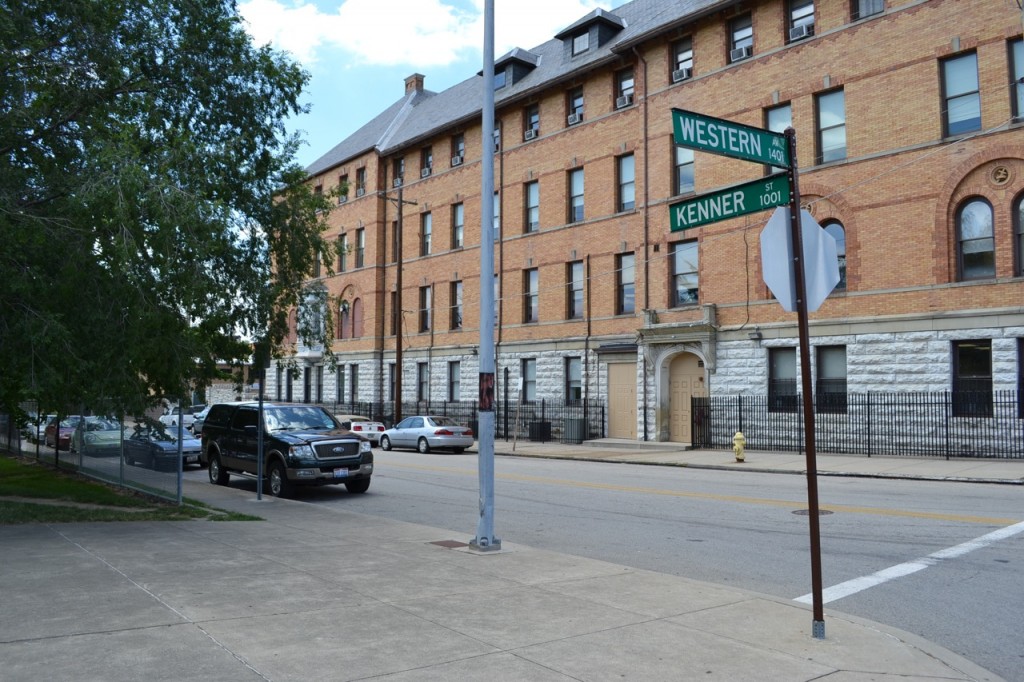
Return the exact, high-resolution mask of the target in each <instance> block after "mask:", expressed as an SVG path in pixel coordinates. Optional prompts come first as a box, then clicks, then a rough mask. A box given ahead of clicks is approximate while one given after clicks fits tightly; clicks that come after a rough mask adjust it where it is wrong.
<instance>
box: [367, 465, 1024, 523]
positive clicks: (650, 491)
mask: <svg viewBox="0 0 1024 682" xmlns="http://www.w3.org/2000/svg"><path fill="white" fill-rule="evenodd" d="M387 466H391V467H395V468H401V469H417V470H420V471H434V472H439V473H445V474H460V475H465V476H477V475H478V472H477V471H476V469H457V468H451V467H438V466H426V465H422V464H397V463H395V462H388V463H387ZM495 478H499V479H502V480H505V481H519V482H521V483H543V484H546V485H561V486H566V487H570V488H587V489H590V490H612V491H615V492H622V493H640V494H643V495H662V496H666V497H686V498H690V499H700V500H715V501H718V502H737V503H740V504H757V505H762V506H768V507H785V508H792V507H800V506H801V504H805V503H804V502H794V501H792V500H772V499H768V498H764V497H744V496H740V495H720V494H716V493H697V492H686V491H682V490H665V489H662V488H643V487H638V486H627V485H617V484H614V483H587V482H585V481H571V480H568V479H561V478H547V477H544V476H529V475H526V474H500V473H496V474H495ZM821 509H822V510H826V511H831V512H846V513H849V514H872V515H875V516H897V517H904V518H914V519H931V520H936V521H955V522H958V523H980V524H984V525H990V526H1007V525H1012V524H1015V523H1019V522H1020V521H1021V519H1010V518H999V517H991V516H972V515H966V514H943V513H939V512H919V511H910V510H906V509H881V508H878V507H860V506H851V505H842V504H822V505H821Z"/></svg>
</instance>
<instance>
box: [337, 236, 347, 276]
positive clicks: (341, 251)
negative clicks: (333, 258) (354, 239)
mask: <svg viewBox="0 0 1024 682" xmlns="http://www.w3.org/2000/svg"><path fill="white" fill-rule="evenodd" d="M348 252H349V245H348V234H347V233H346V234H343V235H341V236H340V237H338V272H345V271H346V270H348Z"/></svg>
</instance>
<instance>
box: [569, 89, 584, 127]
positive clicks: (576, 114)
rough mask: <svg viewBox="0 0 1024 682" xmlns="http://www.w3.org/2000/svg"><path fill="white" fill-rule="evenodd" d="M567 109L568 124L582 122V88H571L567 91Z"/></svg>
mask: <svg viewBox="0 0 1024 682" xmlns="http://www.w3.org/2000/svg"><path fill="white" fill-rule="evenodd" d="M567 109H568V110H569V118H568V121H567V122H568V124H569V125H574V124H576V123H579V122H580V121H582V120H583V88H582V87H580V88H573V89H572V90H570V91H569V102H568V106H567Z"/></svg>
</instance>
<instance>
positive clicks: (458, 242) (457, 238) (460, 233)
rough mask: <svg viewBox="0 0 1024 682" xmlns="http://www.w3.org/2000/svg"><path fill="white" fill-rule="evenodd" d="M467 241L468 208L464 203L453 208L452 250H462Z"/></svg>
mask: <svg viewBox="0 0 1024 682" xmlns="http://www.w3.org/2000/svg"><path fill="white" fill-rule="evenodd" d="M465 239H466V206H465V204H463V203H462V202H459V203H457V204H454V205H453V206H452V248H453V249H461V248H462V247H463V246H464V244H465Z"/></svg>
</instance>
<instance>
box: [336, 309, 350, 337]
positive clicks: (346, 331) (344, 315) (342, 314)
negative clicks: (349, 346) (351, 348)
mask: <svg viewBox="0 0 1024 682" xmlns="http://www.w3.org/2000/svg"><path fill="white" fill-rule="evenodd" d="M335 338H338V339H351V338H352V309H351V308H350V304H349V302H348V301H347V300H342V301H341V303H339V304H338V329H337V334H335Z"/></svg>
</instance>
